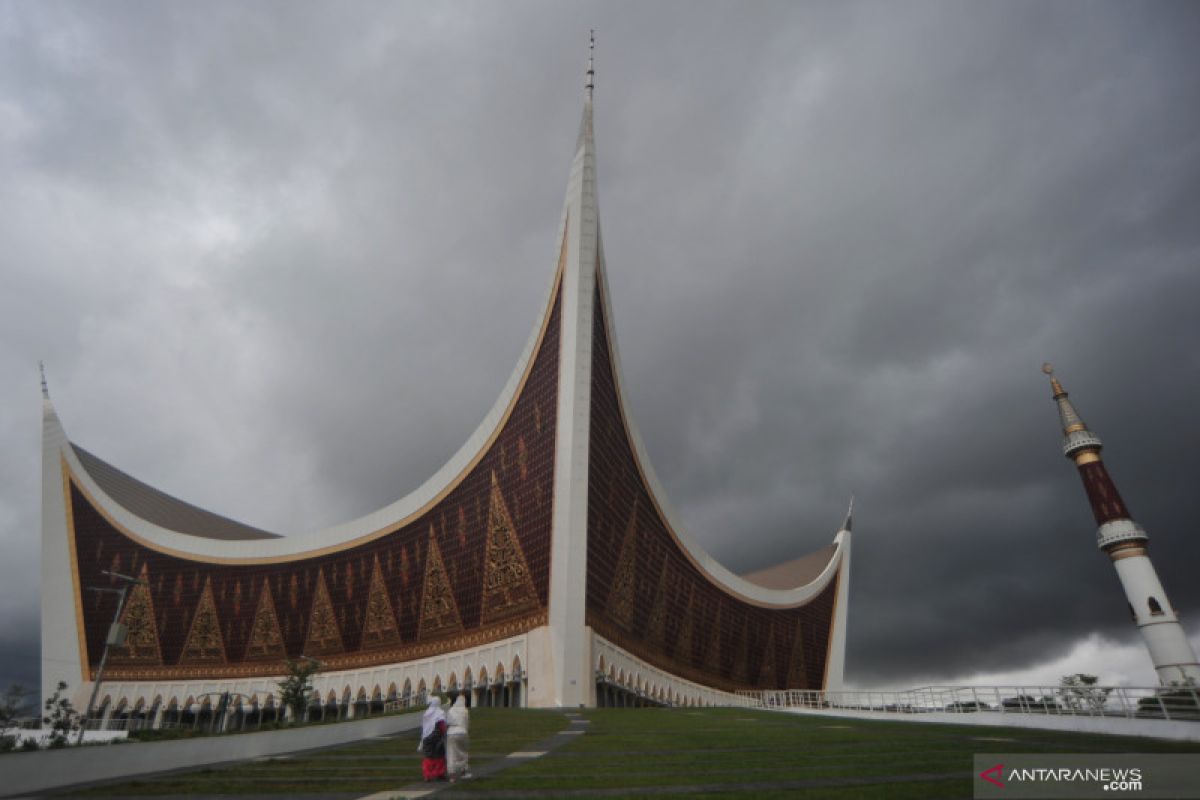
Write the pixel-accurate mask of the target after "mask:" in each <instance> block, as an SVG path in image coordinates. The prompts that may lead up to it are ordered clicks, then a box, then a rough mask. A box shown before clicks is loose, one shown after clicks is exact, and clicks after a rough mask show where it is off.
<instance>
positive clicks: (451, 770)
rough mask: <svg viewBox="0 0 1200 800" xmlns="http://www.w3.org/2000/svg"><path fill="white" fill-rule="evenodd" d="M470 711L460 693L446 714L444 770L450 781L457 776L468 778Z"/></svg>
mask: <svg viewBox="0 0 1200 800" xmlns="http://www.w3.org/2000/svg"><path fill="white" fill-rule="evenodd" d="M470 721H471V712H470V711H468V710H467V698H466V695H463V694H460V695H459V696H458V699H457V700H455V701H454V705H453V706H451V707H450V713H449V714H447V715H446V722H447V726H448V727H447V729H446V772H447V774H448V775H449V776H450V782H451V783H454V781H456V780H457V779H459V778H469V777H471V773H470V772H467V728H468V727H469V725H470Z"/></svg>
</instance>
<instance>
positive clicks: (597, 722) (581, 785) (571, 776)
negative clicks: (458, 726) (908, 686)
mask: <svg viewBox="0 0 1200 800" xmlns="http://www.w3.org/2000/svg"><path fill="white" fill-rule="evenodd" d="M585 713H586V716H587V718H588V719H590V720H591V721H592V722H591V724H590V725H589V726H588V732H587V733H586V734H585V735H583V736H580V737H578V738H577V739H576V740H574V741H572V742H571V743H569V744H567V745H566V746H564V747H563V748H561V749H559V750H556V751H554V752H553V753H552V754H550V755H548V756H546V757H544V758H541V759H538V760H536V761H532V762H529V763H527V764H525V765H522V766H519V767H514V768H512V769H508V770H505V771H504V772H502V773H499V774H497V775H495V776H494V777H491V778H488V779H487V780H484V781H479V782H478V783H468V784H464V785H463V786H462V791H464V792H469V793H485V794H486V793H487V792H488V791H492V790H509V791H515V792H528V793H530V794H531V795H532V794H534V793H536V794H538V795H539V796H543V797H546V796H553V794H554V792H557V791H570V790H588V789H604V790H608V791H612V790H624V791H625V792H627V794H625V795H624V796H627V797H640V796H645V795H648V794H649V795H652V796H655V797H669V796H671V795H672V794H673V792H672V791H671V789H673V788H677V789H679V790H681V792H680V794H682V793H683V792H684V791H686V792H687V794H688V795H689V796H691V795H692V794H693V793H694V792H695V791H696V789H698V788H699V787H701V786H703V787H707V791H705V793H704V794H703V797H705V798H710V797H755V798H767V797H771V798H774V797H778V798H783V797H796V796H797V795H798V794H800V793H803V796H804V797H806V798H807V797H812V798H821V797H838V798H857V797H864V798H873V797H888V798H936V797H958V798H962V797H970V796H971V774H972V756H973V755H974V754H975V753H986V752H1037V753H1044V752H1062V753H1098V752H1139V753H1149V752H1192V753H1195V752H1200V747H1198V746H1196V745H1190V744H1182V743H1175V742H1164V741H1158V740H1151V739H1133V738H1123V737H1112V736H1091V735H1084V734H1074V733H1058V732H1050V731H1037V730H1029V729H1025V728H983V727H975V726H953V725H931V724H921V723H911V722H875V721H864V720H852V719H837V718H832V717H812V716H802V715H795V714H782V713H778V712H765V711H745V710H742V709H703V710H701V709H637V710H633V709H629V710H626V709H597V710H594V711H588V712H585ZM997 739H1002V740H1004V741H995V740H997ZM543 793H544V794H543ZM606 796H610V797H611V796H613V795H608V794H607V793H606Z"/></svg>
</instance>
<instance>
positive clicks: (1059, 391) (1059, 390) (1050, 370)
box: [1042, 361, 1067, 398]
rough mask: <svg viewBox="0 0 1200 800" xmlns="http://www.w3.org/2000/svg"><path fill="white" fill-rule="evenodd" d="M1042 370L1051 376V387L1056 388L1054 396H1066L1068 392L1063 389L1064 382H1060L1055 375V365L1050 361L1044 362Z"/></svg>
mask: <svg viewBox="0 0 1200 800" xmlns="http://www.w3.org/2000/svg"><path fill="white" fill-rule="evenodd" d="M1042 372H1044V373H1046V374H1047V375H1049V376H1050V388H1051V389H1053V390H1054V396H1055V397H1056V398H1057V397H1059V396H1060V395H1061V396H1066V394H1067V392H1066V390H1065V389H1063V387H1062V384H1061V383H1059V382H1058V378H1056V377H1054V365H1053V364H1051V363H1050V362H1049V361H1047V362H1046V363H1044V364H1042Z"/></svg>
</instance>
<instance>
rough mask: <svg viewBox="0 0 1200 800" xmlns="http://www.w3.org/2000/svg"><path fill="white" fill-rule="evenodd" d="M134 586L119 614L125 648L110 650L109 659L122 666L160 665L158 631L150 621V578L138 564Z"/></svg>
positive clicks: (152, 615)
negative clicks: (139, 568) (136, 579)
mask: <svg viewBox="0 0 1200 800" xmlns="http://www.w3.org/2000/svg"><path fill="white" fill-rule="evenodd" d="M138 580H140V581H141V583H135V584H134V585H133V586H132V587H131V588H130V590H129V599H128V600H127V601H126V602H125V609H124V610H123V611H122V612H121V623H122V624H123V625H124V626H125V628H126V635H125V644H124V645H122V646H121V647H116V648H113V650H112V652H111V653H109V659H110V660H111V661H112V662H113V663H114V664H115V663H123V664H153V665H159V664H162V649H161V648H160V647H159V645H158V627H157V625H156V624H155V621H154V598H153V597H151V596H150V574H149V571H148V570H147V565H146V564H142V573H141V574H140V575H139V576H138Z"/></svg>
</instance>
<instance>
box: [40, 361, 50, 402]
mask: <svg viewBox="0 0 1200 800" xmlns="http://www.w3.org/2000/svg"><path fill="white" fill-rule="evenodd" d="M38 372H39V373H40V374H41V376H42V397H43V399H46V400H49V399H50V387H49V386H47V385H46V365H45V363H43V362H41V361H38Z"/></svg>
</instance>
